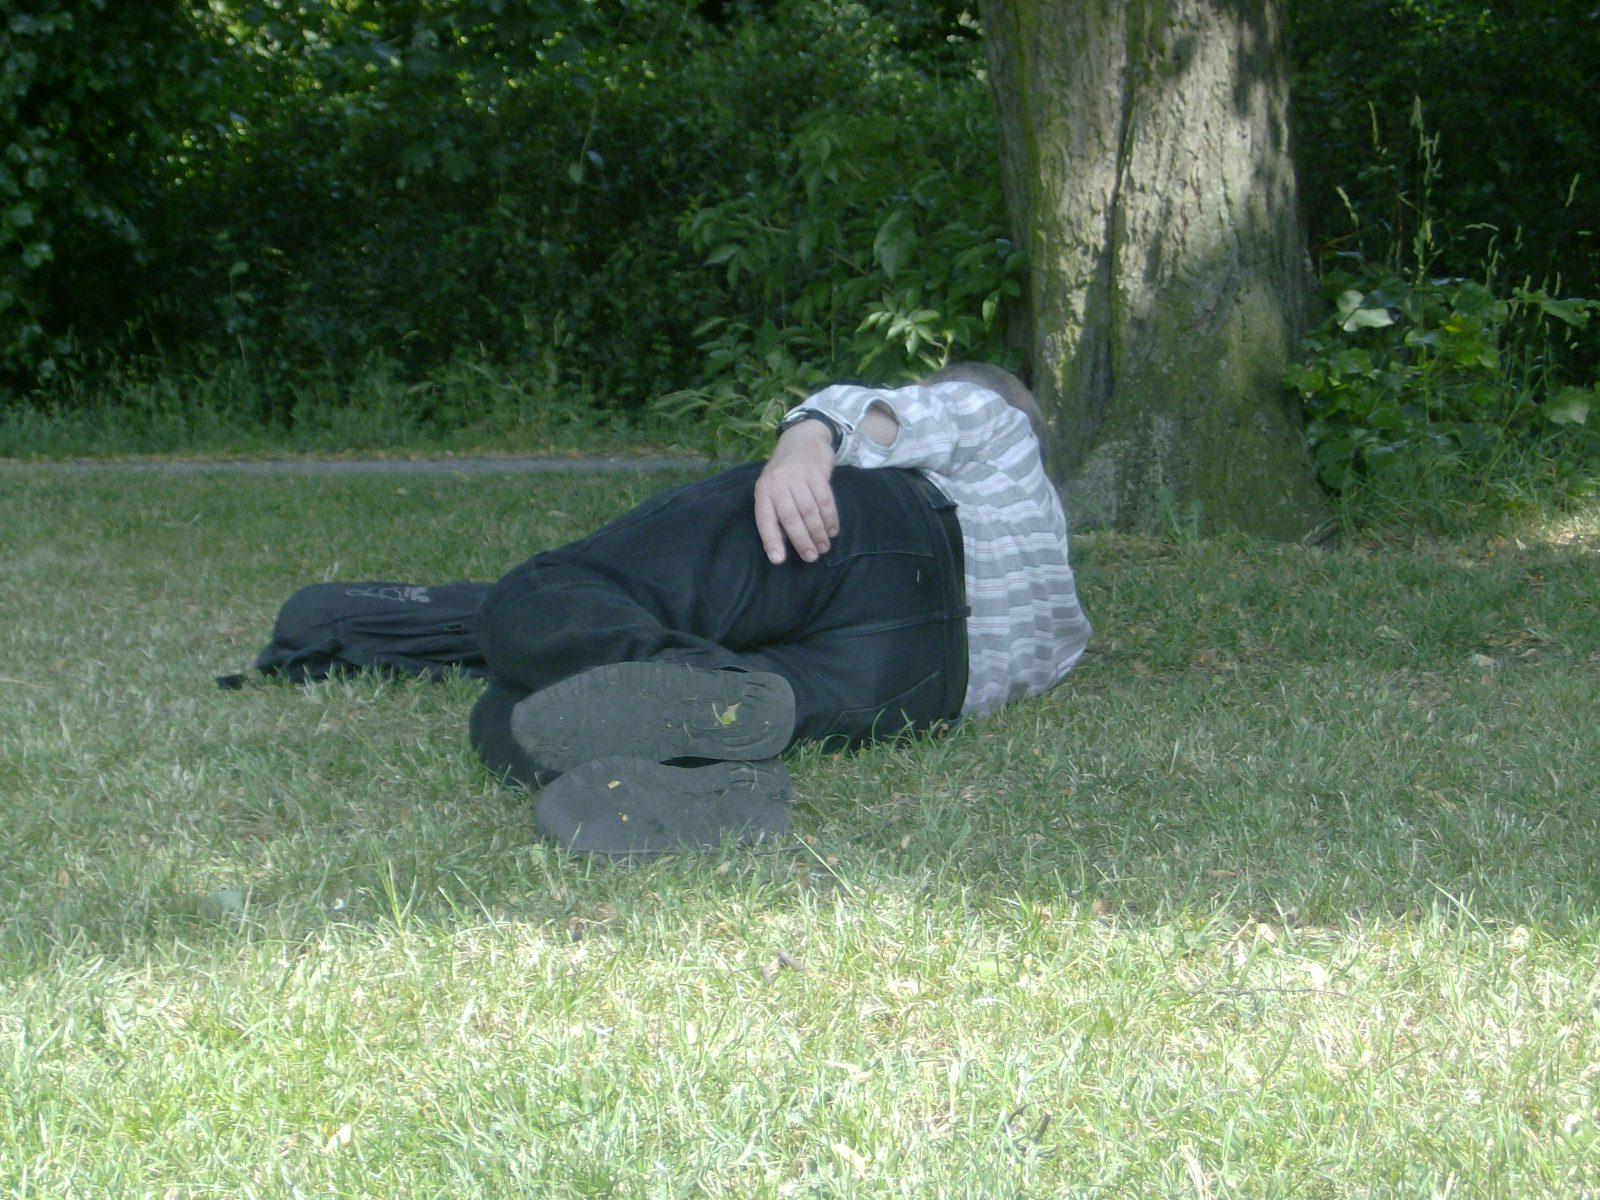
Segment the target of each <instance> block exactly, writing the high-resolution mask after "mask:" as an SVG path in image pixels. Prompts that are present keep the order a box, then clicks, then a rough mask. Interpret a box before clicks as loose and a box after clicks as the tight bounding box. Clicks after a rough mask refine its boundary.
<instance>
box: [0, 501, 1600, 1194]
mask: <svg viewBox="0 0 1600 1200" xmlns="http://www.w3.org/2000/svg"><path fill="white" fill-rule="evenodd" d="M666 481H667V480H666V479H665V478H664V477H662V476H659V475H652V476H647V477H646V476H638V477H635V476H631V475H624V476H605V477H593V478H590V477H567V476H563V477H560V478H537V477H535V478H530V477H478V476H473V477H466V476H450V475H445V476H438V477H422V478H418V477H406V478H404V479H400V478H395V477H372V476H365V477H360V478H352V479H336V478H258V477H249V478H240V477H236V476H227V475H220V474H219V475H205V476H199V477H183V478H162V477H159V476H150V475H145V474H138V475H135V474H131V473H127V472H120V471H117V470H115V469H107V470H101V471H92V472H89V473H83V474H69V473H60V472H56V471H52V470H47V469H28V470H25V471H22V472H12V473H7V474H3V475H0V511H3V512H4V513H5V518H6V519H5V521H4V524H3V527H0V547H3V550H0V556H3V557H0V565H3V568H4V570H3V572H0V645H4V646H5V647H6V655H5V663H4V665H3V666H0V677H3V681H0V799H3V802H4V805H5V813H6V819H5V822H4V827H3V829H0V865H3V866H0V1194H4V1195H7V1196H12V1195H15V1196H26V1197H34V1196H41V1197H44V1196H49V1197H67V1196H72V1197H79V1196H81V1197H100V1196H152V1197H162V1198H165V1197H169V1196H171V1197H202V1196H207V1197H208V1196H241V1197H250V1196H261V1197H299V1196H305V1197H311V1196H339V1197H346V1196H348V1197H357V1196H362V1197H365V1196H382V1197H388V1196H418V1197H422V1196H438V1197H447V1196H448V1197H451V1198H456V1197H479V1196H481V1197H505V1196H523V1195H526V1196H540V1197H545V1196H554V1197H564V1196H574V1197H575V1196H630V1197H631V1196H639V1197H657V1196H700V1195H704V1196H725V1197H751V1196H770V1197H787V1196H796V1197H814V1196H872V1197H877V1196H904V1197H930V1196H973V1197H978V1196H983V1197H991V1196H997V1197H1023V1196H1027V1197H1040V1196H1079V1195H1084V1196H1088V1195H1115V1196H1124V1195H1125V1196H1183V1197H1203V1196H1215V1197H1222V1196H1241V1197H1246V1196H1247V1197H1259V1196H1295V1197H1301V1196H1322V1197H1347V1196H1393V1195H1404V1196H1427V1197H1432V1196H1446V1195H1451V1196H1507V1197H1525V1196H1552V1197H1556V1196H1560V1197H1570V1196H1583V1195H1594V1194H1596V1193H1597V1192H1600V1126H1597V1121H1600V829H1597V822H1596V820H1595V812H1596V807H1595V802H1596V796H1597V788H1596V785H1595V783H1594V781H1595V780H1596V779H1600V729H1597V723H1596V721H1595V700H1594V697H1595V694H1596V688H1597V685H1600V586H1597V584H1600V554H1597V551H1596V541H1595V538H1594V534H1595V527H1594V521H1595V518H1594V517H1593V516H1592V515H1591V516H1590V517H1589V518H1585V520H1586V521H1587V522H1588V523H1587V524H1585V523H1583V521H1577V522H1574V523H1570V524H1567V525H1564V526H1561V527H1559V528H1557V529H1552V530H1551V531H1550V532H1549V533H1548V534H1545V535H1540V536H1534V535H1533V534H1532V533H1529V534H1527V535H1520V536H1512V535H1509V534H1507V535H1499V534H1497V535H1495V536H1494V537H1483V538H1478V539H1474V540H1470V541H1452V542H1432V541H1423V542H1418V543H1416V544H1412V545H1406V546H1396V545H1387V544H1386V545H1379V544H1376V543H1372V544H1355V545H1349V546H1347V547H1346V548H1344V549H1341V550H1339V551H1336V552H1333V553H1326V552H1323V551H1320V550H1313V549H1306V548H1301V547H1278V546H1268V545H1262V544H1257V543H1251V542H1244V541H1232V540H1225V539H1219V540H1190V541H1186V542H1182V543H1173V542H1169V541H1162V540H1157V539H1147V538H1130V537H1123V536H1114V535H1108V534H1096V535H1088V536H1084V537H1082V538H1080V539H1079V540H1078V542H1077V547H1076V554H1077V562H1078V566H1079V570H1080V581H1081V587H1082V591H1083V595H1084V601H1085V605H1086V607H1087V608H1088V609H1089V612H1090V615H1091V617H1092V618H1093V619H1094V621H1095V624H1096V628H1097V631H1098V632H1097V637H1096V641H1095V643H1094V645H1093V648H1092V651H1091V654H1090V655H1089V657H1088V658H1087V659H1086V660H1085V662H1084V663H1083V665H1082V667H1081V668H1080V670H1079V671H1078V672H1077V673H1076V674H1075V675H1074V676H1073V678H1072V679H1071V680H1070V681H1069V682H1068V684H1067V685H1065V686H1064V687H1063V688H1061V689H1059V690H1058V691H1057V692H1055V693H1053V694H1052V695H1051V696H1049V697H1047V698H1045V699H1044V700H1041V701H1037V702H1032V703H1028V704H1023V705H1018V706H1015V707H1014V708H1012V709H1010V710H1008V711H1007V712H1005V713H1003V714H1001V715H999V716H998V717H996V718H994V719H991V720H987V721H982V722H974V723H971V724H969V725H967V726H964V727H961V728H958V729H956V730H955V731H953V732H952V733H951V734H950V735H949V736H947V737H944V738H939V739H929V740H919V741H914V742H911V743H909V744H907V745H902V746H894V747H883V748H879V749H875V750H872V751H869V752H866V753H862V754H858V755H854V756H848V757H843V756H825V755H820V754H817V753H814V752H812V753H803V754H801V755H799V756H798V757H797V759H796V761H795V763H794V768H795V781H796V792H797V796H798V807H797V811H796V813H795V816H794V820H793V824H792V836H791V837H790V838H789V839H788V840H786V841H783V842H781V843H778V844H774V845H769V846H763V847H758V848H756V849H754V850H738V849H733V848H730V849H728V850H727V851H725V852H721V853H714V854H709V855H705V856H691V857H682V858H673V859H666V860H662V861H659V862H655V863H651V864H648V865H645V866H642V867H637V868H632V869H621V868H617V867H613V866H606V865H598V864H594V863H589V862H586V861H582V860H575V859H572V858H569V857H567V856H566V855H564V854H562V853H560V852H558V851H556V850H554V849H552V848H550V847H547V846H545V845H543V844H541V843H540V842H538V840H537V839H536V838H535V836H534V834H533V831H532V826H531V821H530V819H529V814H528V812H527V806H526V804H525V802H524V801H523V800H522V798H521V797H519V796H518V795H516V794H513V793H509V792H505V791H501V790H499V789H497V788H496V787H495V786H494V785H493V784H492V783H491V782H490V781H489V779H488V778H487V777H486V776H485V774H484V773H483V772H482V771H481V770H480V769H479V768H478V767H477V765H476V763H475V762H474V760H473V759H472V757H471V755H470V752H469V751H468V749H467V747H466V744H465V736H464V727H465V719H466V712H467V709H468V707H469V706H470V704H471V700H472V697H473V694H474V687H473V685H472V684H470V683H469V682H467V681H454V682H447V683H445V684H441V685H431V686H430V685H425V684H416V683H410V682H401V681H384V680H378V679H366V678H363V679H357V680H349V681H340V682H333V683H329V684H326V685H321V686H317V687H312V688H309V689H295V688H289V687H282V686H255V687H250V688H247V689H246V690H245V691H243V692H239V693H223V692H220V691H218V690H217V689H216V688H215V687H214V685H213V683H212V676H213V675H214V674H216V673H220V672H225V671H231V670H236V669H239V668H240V667H241V666H243V665H244V664H247V663H248V662H249V660H250V658H251V657H252V656H253V654H254V652H255V650H256V649H257V648H258V647H259V645H260V643H261V642H262V641H264V640H265V638H266V636H267V633H268V630H269V627H270V622H271V617H272V614H273V612H274V611H275V609H276V607H277V605H278V604H279V602H281V600H282V599H283V598H284V597H286V596H287V595H288V594H289V592H291V591H292V590H293V589H294V588H295V587H297V586H298V585H300V584H301V583H304V582H309V581H312V580H315V579H323V578H364V577H365V578H383V577H394V578H403V579H415V580H418V581H421V582H431V581H444V580H448V579H455V578H462V577H475V578H483V577H488V576H493V575H495V574H498V573H499V572H500V571H501V570H503V569H505V568H506V567H508V566H510V565H512V564H514V563H515V562H516V561H518V560H519V559H520V558H521V557H523V556H524V555H525V554H527V553H530V552H532V551H533V550H535V549H537V548H539V547H541V546H544V545H548V544H551V543H553V542H556V541H559V540H561V539H563V538H566V537H569V536H571V535H573V534H576V533H578V532H581V531H582V530H584V529H587V528H589V527H590V526H592V525H593V524H595V523H596V522H598V521H599V520H600V519H602V518H603V517H604V516H605V515H607V514H608V513H610V512H613V511H615V510H617V509H619V508H621V507H623V506H624V505H626V504H628V503H630V502H632V501H633V500H636V499H639V498H642V497H643V496H644V495H646V494H648V493H649V492H650V491H653V490H654V489H655V488H657V487H659V486H661V485H662V484H663V483H664V482H666Z"/></svg>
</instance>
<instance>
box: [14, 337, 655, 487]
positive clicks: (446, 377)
mask: <svg viewBox="0 0 1600 1200" xmlns="http://www.w3.org/2000/svg"><path fill="white" fill-rule="evenodd" d="M642 399H643V398H635V400H636V401H638V402H641V403H636V405H635V408H634V409H633V411H631V412H630V411H628V410H626V409H623V408H617V409H611V410H605V409H602V408H601V407H600V406H599V405H597V404H596V403H595V402H594V400H593V397H591V396H589V395H587V394H584V393H582V392H576V391H573V390H571V389H567V388H564V387H562V386H560V385H558V384H555V383H551V382H549V381H547V380H544V379H541V378H539V377H537V375H536V374H530V373H529V372H527V371H523V372H520V373H519V372H516V371H512V370H507V369H505V368H501V367H496V366H492V365H490V364H489V363H487V362H484V361H482V360H481V359H478V358H475V357H472V356H468V355H464V356H463V357H462V358H461V359H460V360H458V361H457V362H454V363H451V364H448V365H446V366H443V367H440V368H438V369H436V370H434V371H433V372H432V373H431V374H430V375H429V376H428V377H427V378H426V379H424V380H421V381H411V380H408V379H407V378H406V377H405V376H404V374H403V372H402V371H401V369H400V368H399V367H397V366H396V365H394V364H392V363H387V362H384V361H381V360H379V361H375V362H370V363H367V364H364V365H363V366H362V367H360V368H359V369H356V370H353V371H350V372H348V373H347V374H345V375H335V374H334V373H333V372H332V371H331V370H325V371H323V372H317V371H309V370H308V371H299V372H290V371H277V372H272V371H264V370H260V369H257V368H255V367H253V366H251V365H250V364H248V363H243V362H240V361H238V360H234V359H228V358H220V359H217V360H215V361H211V362H206V363H199V364H189V365H180V364H175V363H166V362H163V361H160V360H156V361H153V362H138V361H135V362H130V363H126V364H122V365H121V366H119V367H115V368H112V369H109V370H107V371H105V372H103V373H101V374H99V375H87V376H85V377H84V378H83V379H81V380H79V379H68V380H58V381H57V382H56V383H55V384H54V386H52V387H50V388H48V389H46V390H43V391H40V392H38V393H36V394H33V395H30V396H28V397H25V398H8V397H7V396H6V395H5V394H4V393H3V392H0V459H7V458H14V459H27V460H32V461H48V460H54V459H70V458H87V459H117V458H128V457H144V456H169V457H188V458H193V457H200V458H233V457H260V456H263V455H286V454H316V455H324V456H330V457H348V456H350V455H351V454H363V455H369V456H370V455H378V454H382V455H389V456H398V457H405V456H416V455H423V454H455V453H473V454H540V455H546V454H548V455H559V456H562V457H567V456H571V455H583V454H616V453H637V452H641V451H644V452H649V451H652V450H659V449H661V448H663V447H666V448H672V447H674V446H676V445H677V443H678V442H680V441H681V433H682V431H681V430H678V429H674V428H670V427H668V426H666V425H664V424H662V423H661V422H660V421H658V420H656V419H655V418H653V417H652V416H651V415H650V414H649V413H648V411H647V410H646V409H645V408H644V407H643V406H642ZM8 401H9V402H8Z"/></svg>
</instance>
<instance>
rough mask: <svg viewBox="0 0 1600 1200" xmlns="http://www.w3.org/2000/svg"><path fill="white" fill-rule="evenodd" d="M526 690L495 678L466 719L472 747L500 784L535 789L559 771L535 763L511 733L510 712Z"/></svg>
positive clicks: (547, 781) (524, 695)
mask: <svg viewBox="0 0 1600 1200" xmlns="http://www.w3.org/2000/svg"><path fill="white" fill-rule="evenodd" d="M526 695H527V693H525V692H523V691H522V690H521V689H520V688H513V687H510V686H509V685H507V684H504V683H500V682H499V681H497V680H490V682H489V686H488V687H486V688H484V689H483V695H481V696H479V697H478V702H477V703H476V704H474V705H473V706H472V715H471V716H470V717H469V718H468V719H467V738H468V740H469V741H470V742H471V744H472V748H473V749H474V750H476V751H477V752H478V757H479V758H481V759H483V764H484V766H486V767H488V768H489V770H490V771H491V772H493V774H494V775H495V777H496V778H497V779H499V780H500V782H502V783H511V784H516V785H518V786H520V787H525V788H529V789H538V788H540V787H542V786H544V785H545V784H547V783H549V782H550V781H551V780H552V779H554V778H555V777H556V776H557V775H558V774H559V772H557V771H553V770H551V769H550V768H549V767H547V766H545V765H544V764H543V763H541V762H536V761H535V760H534V759H533V757H532V756H531V755H529V754H528V753H527V752H526V751H525V750H523V748H522V747H521V746H519V745H518V744H517V741H516V739H515V738H514V737H512V736H511V714H512V712H513V711H514V710H515V708H516V706H517V705H518V704H519V703H520V702H521V701H522V700H523V699H524V698H525V697H526Z"/></svg>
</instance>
